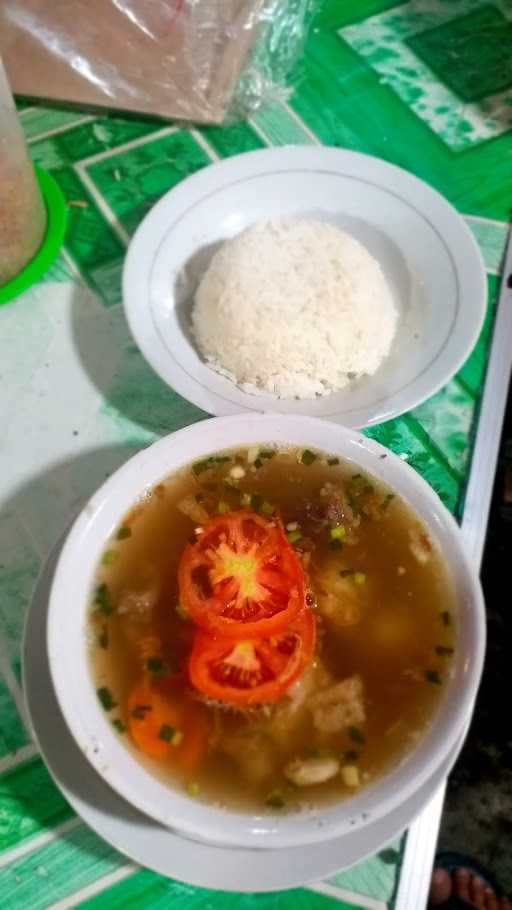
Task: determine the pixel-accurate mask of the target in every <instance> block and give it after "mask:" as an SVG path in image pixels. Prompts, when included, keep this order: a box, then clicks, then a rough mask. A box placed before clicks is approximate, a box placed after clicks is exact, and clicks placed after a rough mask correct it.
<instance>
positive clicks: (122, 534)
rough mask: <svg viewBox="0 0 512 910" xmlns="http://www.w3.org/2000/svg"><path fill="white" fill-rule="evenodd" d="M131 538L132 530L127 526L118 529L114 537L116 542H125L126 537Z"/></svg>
mask: <svg viewBox="0 0 512 910" xmlns="http://www.w3.org/2000/svg"><path fill="white" fill-rule="evenodd" d="M131 536H132V529H131V528H129V527H128V525H122V527H120V528H119V531H118V532H117V534H116V537H117V539H118V540H126V538H127V537H131Z"/></svg>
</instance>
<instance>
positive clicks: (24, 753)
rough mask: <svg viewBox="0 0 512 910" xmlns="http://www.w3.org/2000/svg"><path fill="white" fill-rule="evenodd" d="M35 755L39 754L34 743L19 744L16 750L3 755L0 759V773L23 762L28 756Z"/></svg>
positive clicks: (32, 756)
mask: <svg viewBox="0 0 512 910" xmlns="http://www.w3.org/2000/svg"><path fill="white" fill-rule="evenodd" d="M36 755H39V749H38V748H37V746H36V745H35V744H34V743H27V745H26V746H21V748H20V749H17V750H16V752H11V753H10V754H9V755H4V757H3V758H1V759H0V774H3V773H4V772H5V771H10V770H11V769H12V768H16V766H17V765H21V764H23V762H25V761H28V760H29V758H34V757H35V756H36Z"/></svg>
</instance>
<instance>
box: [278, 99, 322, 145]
mask: <svg viewBox="0 0 512 910" xmlns="http://www.w3.org/2000/svg"><path fill="white" fill-rule="evenodd" d="M278 104H280V105H281V107H282V108H283V110H285V111H286V113H287V114H288V115H289V116H290V117H291V118H292V120H295V122H296V123H297V124H298V126H300V128H301V130H302V131H303V132H304V133H305V134H306V136H309V138H310V139H311V141H312V142H314V144H315V145H322V142H320V139H319V138H318V136H317V135H316V134H315V133H314V132H313V130H311V129H310V128H309V126H308V125H307V123H306V122H305V121H304V120H302V118H301V117H299V115H298V114H296V113H295V111H294V110H293V108H292V107H290V105H289V104H288V102H287V101H279V102H278Z"/></svg>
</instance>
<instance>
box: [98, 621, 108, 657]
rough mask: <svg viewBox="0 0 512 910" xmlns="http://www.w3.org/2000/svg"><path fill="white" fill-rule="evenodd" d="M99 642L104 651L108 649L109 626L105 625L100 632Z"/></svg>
mask: <svg viewBox="0 0 512 910" xmlns="http://www.w3.org/2000/svg"><path fill="white" fill-rule="evenodd" d="M98 644H99V646H100V648H103V650H104V651H106V650H107V648H108V645H109V639H108V626H103V628H102V630H101V632H100V634H99V635H98Z"/></svg>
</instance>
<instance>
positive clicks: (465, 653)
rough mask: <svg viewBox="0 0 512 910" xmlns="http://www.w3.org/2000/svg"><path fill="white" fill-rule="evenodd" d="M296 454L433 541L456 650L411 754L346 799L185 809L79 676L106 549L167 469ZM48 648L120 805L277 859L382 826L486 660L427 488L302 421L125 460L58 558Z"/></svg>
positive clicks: (216, 423) (447, 743)
mask: <svg viewBox="0 0 512 910" xmlns="http://www.w3.org/2000/svg"><path fill="white" fill-rule="evenodd" d="M254 444H262V445H270V444H274V445H279V446H296V447H302V448H304V447H307V448H309V449H318V450H321V451H324V452H327V453H329V454H332V455H334V456H338V457H340V458H341V459H343V460H345V461H346V462H349V463H351V464H352V465H353V466H354V468H357V469H358V470H359V469H361V470H363V471H365V472H366V473H367V474H369V475H373V476H374V477H375V478H377V479H380V480H382V481H383V482H384V483H386V484H388V485H389V486H390V487H391V488H392V489H394V490H395V491H396V492H397V493H398V494H399V495H400V496H401V497H402V498H403V499H404V500H405V501H406V502H407V503H408V504H409V505H410V507H411V508H412V509H413V510H414V511H415V512H416V513H417V514H418V516H419V517H420V518H421V519H422V520H423V522H424V523H425V525H426V526H427V528H428V530H429V533H430V534H431V536H432V537H433V539H434V540H436V542H437V545H438V547H439V550H440V552H441V553H442V555H443V558H444V560H445V562H446V564H447V567H448V570H449V572H450V575H451V579H452V583H453V585H454V588H455V593H456V598H457V604H458V614H457V645H456V652H455V655H454V658H453V669H452V672H451V675H450V676H449V678H448V677H447V679H446V682H445V692H444V697H443V699H442V702H441V704H440V706H439V708H438V709H437V712H436V714H435V716H434V717H433V719H432V721H431V723H430V726H429V727H428V729H427V730H426V732H425V734H424V736H423V737H422V738H421V740H420V741H419V742H418V743H417V744H416V746H415V747H414V748H413V749H412V750H411V751H410V752H408V753H407V754H406V755H405V756H404V757H403V758H402V759H401V760H400V761H399V762H398V763H397V764H396V765H394V766H393V767H391V768H390V770H389V771H388V772H387V773H386V774H384V775H383V776H382V777H380V778H378V779H376V780H375V781H374V782H373V783H371V784H369V785H368V786H367V787H366V788H364V789H362V790H361V791H359V792H358V793H357V794H355V795H354V796H351V797H349V798H347V799H344V800H342V801H339V802H335V803H331V804H329V805H325V806H318V807H314V806H313V807H307V808H304V809H303V810H301V811H298V812H294V813H288V814H286V813H285V814H279V812H275V813H272V812H269V813H266V812H265V813H261V814H259V813H251V812H244V811H234V810H231V809H228V808H222V807H219V806H216V805H212V804H207V803H203V802H202V801H201V800H198V799H193V798H191V797H190V796H189V795H188V794H187V793H186V792H184V791H182V790H180V789H178V788H176V789H174V788H172V787H170V786H168V785H166V784H165V783H163V782H162V781H161V780H159V779H157V778H156V777H155V776H153V775H152V774H151V773H150V772H149V771H148V770H147V769H146V768H145V767H144V766H143V765H142V764H140V763H139V762H138V761H137V759H136V758H135V756H134V754H133V753H132V752H131V750H128V749H127V748H126V747H125V746H124V745H123V743H122V742H121V740H120V738H119V737H118V736H117V735H116V734H115V732H114V731H113V729H112V726H111V724H110V722H109V720H108V715H107V714H106V712H105V711H104V710H103V709H102V707H101V705H100V703H99V701H98V698H97V695H96V692H95V687H94V685H93V681H92V678H91V675H90V669H89V659H88V645H87V614H88V609H89V604H90V599H91V590H92V586H93V580H94V576H95V572H96V568H97V566H98V564H99V561H100V558H101V555H102V553H103V551H104V548H105V545H106V542H107V540H108V539H109V537H110V535H111V534H112V533H113V531H114V530H115V529H116V527H117V526H118V525H119V523H120V521H121V520H122V518H123V516H124V515H125V514H126V512H128V510H129V509H130V508H131V507H132V506H133V505H134V503H136V502H137V500H139V499H140V498H141V497H142V496H144V494H145V493H146V492H147V491H148V490H149V489H151V488H152V487H154V486H155V485H156V484H158V483H159V482H161V481H162V480H164V479H165V478H166V477H168V476H169V475H170V474H172V473H173V472H174V471H175V470H177V469H178V468H181V467H183V466H185V465H187V464H189V463H191V462H194V461H197V460H199V459H201V458H203V457H205V456H206V455H208V454H211V453H214V452H216V451H219V450H222V449H226V448H237V447H243V446H250V445H254ZM47 646H48V656H49V663H50V671H51V675H52V681H53V685H54V688H55V693H56V696H57V699H58V702H59V706H60V709H61V711H62V714H63V716H64V718H65V720H66V723H67V725H68V728H69V730H70V732H71V733H72V735H73V737H74V739H75V742H76V743H77V745H78V747H79V749H80V751H81V753H82V754H83V755H85V757H86V758H87V759H88V761H89V762H90V764H91V765H92V767H93V768H94V769H95V770H96V772H97V773H98V774H100V775H101V777H102V778H103V779H104V780H105V781H106V782H107V783H108V784H109V785H110V786H111V787H112V788H113V789H114V790H116V791H117V792H118V793H119V794H120V795H121V796H122V797H124V799H126V800H127V801H128V802H129V803H131V804H132V805H133V806H135V807H136V808H137V809H139V810H141V811H142V812H144V813H146V815H148V816H150V817H151V818H153V819H154V820H155V821H158V822H160V823H161V824H164V825H166V826H167V827H169V828H172V829H174V830H176V831H178V832H179V833H181V834H183V835H185V836H187V837H189V838H193V839H196V840H200V841H205V842H208V843H214V844H217V845H222V846H237V847H244V846H246V847H253V848H254V847H261V848H279V847H283V848H284V847H291V846H300V845H305V844H308V843H316V842H320V841H323V840H329V839H332V838H334V837H336V836H339V835H343V834H346V833H350V831H353V830H355V829H356V828H361V827H364V826H365V825H367V824H368V823H370V822H373V821H376V820H377V819H379V818H382V817H384V816H385V815H386V814H388V813H390V812H391V811H393V809H395V808H396V807H397V806H399V805H400V804H401V803H403V802H405V800H407V799H408V798H409V797H410V796H412V795H413V794H414V793H415V792H417V791H418V790H419V789H420V788H421V787H422V785H423V784H424V783H425V782H426V781H427V780H428V779H429V778H430V777H432V775H433V774H434V773H435V772H436V770H437V769H439V768H440V767H441V766H442V765H443V763H444V762H445V760H446V758H447V756H448V754H449V753H450V751H451V750H452V749H453V748H454V747H455V746H456V744H457V742H458V740H459V739H460V737H461V734H462V732H463V730H464V728H465V726H466V725H467V723H468V719H469V717H470V715H471V712H472V709H473V704H474V699H475V696H476V692H477V689H478V684H479V681H480V676H481V672H482V666H483V660H484V650H485V622H484V603H483V597H482V592H481V588H480V584H479V581H478V577H477V575H476V573H475V571H474V569H473V567H472V566H471V564H470V562H469V560H468V558H467V556H466V554H465V552H464V548H463V543H462V538H461V535H460V531H459V528H458V526H457V525H456V523H455V521H454V519H453V518H452V516H451V515H450V513H449V512H448V511H447V510H446V508H445V507H444V506H443V504H442V503H441V501H440V500H439V498H438V497H437V495H436V493H435V492H434V491H433V490H432V488H431V487H430V486H429V485H428V484H427V483H426V482H425V481H424V480H423V479H422V478H421V477H420V476H419V475H418V474H417V473H416V472H415V471H414V470H413V469H412V468H410V467H409V466H408V465H407V464H406V463H405V462H404V461H402V459H400V458H398V457H397V456H395V455H394V454H392V453H391V452H389V451H388V450H386V449H384V448H383V447H382V446H380V445H379V444H378V443H376V442H375V441H373V440H371V439H368V438H366V437H365V436H362V435H361V434H359V433H358V432H357V431H355V430H348V429H345V428H343V427H340V426H337V425H335V424H332V423H329V422H327V421H322V420H318V419H316V418H311V417H303V416H284V415H277V414H276V415H272V414H268V415H265V414H261V415H255V414H242V415H236V416H234V417H225V418H214V419H212V420H208V421H206V422H202V423H200V424H196V425H193V426H190V427H187V428H186V429H183V430H180V431H178V432H177V433H175V434H173V435H171V436H168V437H166V438H164V439H162V440H160V441H159V442H157V443H155V444H154V445H153V446H150V447H149V448H147V449H145V450H144V451H142V452H140V453H139V454H137V455H136V456H135V457H133V458H132V459H130V461H128V462H127V463H126V464H125V465H123V467H121V468H120V469H119V470H118V471H117V472H116V473H115V474H114V475H113V476H112V477H111V478H110V479H109V480H108V481H107V482H106V483H105V484H103V486H102V487H101V488H100V489H99V490H98V491H97V492H96V493H95V494H94V495H93V496H92V498H91V499H90V501H89V502H88V503H87V505H86V506H85V508H84V509H83V511H82V512H81V514H80V516H79V517H78V519H77V520H76V522H75V524H74V525H73V528H72V529H71V531H70V533H69V535H68V537H67V540H66V542H65V544H64V546H63V549H62V551H61V554H60V557H59V561H58V564H57V569H56V572H55V576H54V580H53V585H52V589H51V595H50V603H49V611H48V625H47Z"/></svg>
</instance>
